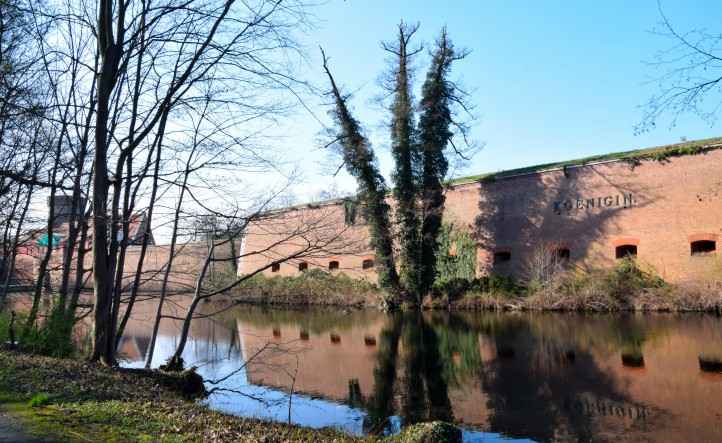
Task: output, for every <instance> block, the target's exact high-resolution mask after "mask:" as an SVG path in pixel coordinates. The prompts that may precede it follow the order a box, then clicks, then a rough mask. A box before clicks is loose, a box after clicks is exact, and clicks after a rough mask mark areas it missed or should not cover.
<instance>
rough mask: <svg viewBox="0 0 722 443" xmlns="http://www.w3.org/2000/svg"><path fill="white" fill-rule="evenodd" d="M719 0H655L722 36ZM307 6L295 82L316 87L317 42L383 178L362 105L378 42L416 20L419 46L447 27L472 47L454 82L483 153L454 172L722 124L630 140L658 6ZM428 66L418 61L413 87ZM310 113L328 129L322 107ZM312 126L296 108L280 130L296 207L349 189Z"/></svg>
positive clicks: (372, 91)
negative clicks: (470, 111)
mask: <svg viewBox="0 0 722 443" xmlns="http://www.w3.org/2000/svg"><path fill="white" fill-rule="evenodd" d="M718 1H719V0H718ZM718 1H717V2H714V1H711V0H709V1H703V0H696V1H695V0H688V1H681V0H676V1H672V0H664V1H663V7H664V10H665V13H666V14H667V16H668V17H669V18H670V19H671V21H672V22H673V24H674V25H675V27H677V28H678V29H680V30H681V31H685V30H690V29H692V28H708V29H710V30H717V31H718V32H722V12H721V11H722V8H720V7H719V6H720V5H719V3H718ZM314 11H315V15H316V17H317V19H318V21H317V24H318V27H317V29H315V30H313V31H311V32H309V33H308V35H306V36H305V37H304V41H305V43H306V44H307V45H308V49H309V54H310V64H309V68H308V72H306V73H305V74H304V75H306V76H307V77H308V78H310V79H313V80H314V81H316V82H319V84H320V85H323V84H324V83H322V82H321V81H322V80H323V78H322V77H321V75H322V71H321V70H320V60H319V57H318V54H317V52H318V51H317V49H316V47H317V45H322V46H323V47H324V48H325V50H326V52H327V54H328V55H329V56H330V57H331V63H332V68H333V71H334V73H335V75H336V77H337V80H338V81H339V82H340V83H341V84H342V85H343V86H344V87H345V89H346V90H347V91H355V96H354V99H353V105H354V109H355V111H356V115H357V117H358V118H359V119H360V120H361V121H362V122H363V123H364V124H365V127H366V129H367V131H368V132H369V133H370V134H371V136H372V140H373V141H374V145H375V148H376V149H377V153H378V156H379V158H380V159H381V166H382V169H383V171H384V172H385V173H388V171H389V170H390V168H391V162H390V157H389V155H388V149H387V147H386V142H387V137H388V135H387V132H386V131H384V130H383V128H381V127H380V126H379V125H380V124H381V122H382V121H383V118H384V116H385V114H384V113H383V112H381V111H380V110H379V109H378V107H375V106H374V105H372V104H371V103H370V99H371V98H372V97H374V96H375V95H377V94H378V93H379V88H378V86H377V83H376V79H377V78H378V75H379V73H380V72H382V71H383V69H384V67H385V65H384V59H385V55H384V52H383V51H382V50H381V48H380V46H379V42H380V41H381V40H388V39H391V38H393V37H394V35H395V29H396V25H397V24H398V22H399V20H401V19H404V20H405V21H407V22H420V24H421V28H420V31H419V33H418V38H417V42H424V43H427V44H430V43H431V42H433V39H434V38H435V36H436V35H437V34H438V31H439V29H440V28H441V27H442V26H444V25H446V26H447V27H448V30H449V33H450V36H451V37H452V39H453V41H454V43H455V44H456V45H457V46H460V47H465V48H468V49H469V50H471V54H470V55H469V57H468V58H467V59H466V60H464V61H462V62H460V63H459V64H458V65H457V67H456V70H455V72H454V75H455V77H456V78H461V79H462V80H463V83H464V84H465V85H466V86H467V88H468V89H470V90H472V91H473V94H472V95H471V97H470V101H471V103H472V104H473V105H475V106H476V114H477V116H478V120H477V121H476V123H475V125H474V130H473V133H472V134H473V138H474V139H475V140H476V141H477V142H479V143H484V144H485V147H484V148H483V150H481V151H480V152H479V153H478V154H477V155H476V156H475V157H474V159H473V161H472V162H471V163H470V164H469V165H468V166H467V167H466V169H465V170H463V171H457V173H456V175H466V174H475V173H481V172H490V171H498V170H504V169H510V168H516V167H521V166H526V165H532V164H538V163H546V162H550V161H557V160H565V159H572V158H578V157H583V156H587V155H592V154H601V153H607V152H613V151H619V150H627V149H632V148H636V147H648V146H655V145H662V144H668V143H674V142H677V141H679V140H680V138H681V137H686V138H687V139H690V140H692V139H698V138H706V137H713V136H719V135H722V131H721V130H720V127H719V124H713V125H710V124H709V123H706V122H703V121H700V120H699V119H698V118H697V117H695V116H684V117H682V118H681V119H680V120H679V121H678V123H677V125H676V126H675V127H670V125H669V121H664V122H662V124H661V125H659V126H658V127H657V129H655V130H653V131H651V132H648V133H644V134H641V135H635V131H634V127H635V125H636V124H637V123H639V122H640V120H641V117H642V110H641V108H640V107H641V106H642V105H644V103H645V101H646V100H647V99H649V97H650V96H651V94H653V93H654V91H655V88H656V87H657V85H656V84H654V83H651V84H650V83H648V82H649V80H650V78H652V77H654V76H655V75H657V74H659V71H657V70H656V69H655V68H654V67H651V66H649V65H648V64H646V63H645V62H648V61H652V60H653V58H654V54H655V52H656V51H659V50H663V49H666V48H669V47H670V45H672V42H671V41H669V40H667V39H665V38H664V37H660V36H658V35H654V34H653V33H652V32H651V31H652V30H654V29H655V28H658V23H659V21H660V15H659V12H658V10H657V2H656V0H634V1H621V0H605V1H592V0H585V1H541V0H537V1H531V0H529V1H501V0H499V1H481V0H477V1H471V0H468V1H411V0H403V1H402V0H394V1H389V0H387V1H380V0H363V1H361V0H347V1H341V0H331V1H329V2H328V3H326V4H324V5H321V6H319V7H318V8H316V9H314ZM426 61H427V58H426V57H425V56H424V57H422V58H419V59H418V63H417V64H418V66H419V67H420V68H421V69H420V71H419V73H418V81H417V83H420V82H421V81H422V80H423V75H424V69H425V67H426ZM312 107H313V110H314V112H315V113H316V114H318V116H320V117H321V118H322V120H324V121H325V122H328V118H327V117H326V115H325V110H324V108H323V107H322V106H321V103H320V102H318V103H312ZM321 128H322V127H321V125H320V124H319V123H318V122H317V121H316V120H315V119H314V118H312V117H311V116H309V115H308V114H305V113H302V114H301V115H298V116H297V117H295V118H294V120H293V121H292V122H289V123H288V126H287V127H284V128H283V132H284V133H285V134H286V135H287V138H286V139H285V140H284V141H283V142H282V143H283V144H287V145H288V146H293V147H294V149H289V152H296V154H293V155H290V156H289V159H290V160H294V161H298V162H299V164H300V167H301V169H302V170H303V171H304V177H305V179H306V182H307V185H306V186H304V187H303V188H302V190H300V191H296V192H297V196H298V197H299V198H300V199H301V200H307V199H309V198H313V195H314V194H315V193H317V192H318V191H321V190H324V189H329V188H330V187H333V186H336V187H338V188H339V189H340V190H341V191H346V192H351V191H353V190H354V189H355V185H354V183H353V181H352V180H350V178H349V177H347V176H344V175H343V174H342V175H340V176H339V177H337V178H336V179H330V178H329V177H328V174H327V171H326V170H324V168H322V167H320V166H319V164H320V163H323V160H324V159H325V158H326V155H325V154H324V153H323V152H320V151H319V150H318V149H317V146H318V140H317V137H316V136H317V134H318V132H319V131H320V129H321ZM297 148H300V149H297Z"/></svg>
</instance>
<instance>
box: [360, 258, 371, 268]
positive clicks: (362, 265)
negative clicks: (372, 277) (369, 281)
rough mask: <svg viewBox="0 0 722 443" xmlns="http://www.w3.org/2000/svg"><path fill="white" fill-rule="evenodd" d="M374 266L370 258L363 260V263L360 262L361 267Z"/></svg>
mask: <svg viewBox="0 0 722 443" xmlns="http://www.w3.org/2000/svg"><path fill="white" fill-rule="evenodd" d="M373 267H374V261H373V260H371V259H368V260H364V261H363V263H361V269H371V268H373Z"/></svg>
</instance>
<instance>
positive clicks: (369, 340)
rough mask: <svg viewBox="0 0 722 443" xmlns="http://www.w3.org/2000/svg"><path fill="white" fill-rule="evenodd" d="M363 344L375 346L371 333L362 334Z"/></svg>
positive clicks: (374, 339) (374, 338)
mask: <svg viewBox="0 0 722 443" xmlns="http://www.w3.org/2000/svg"><path fill="white" fill-rule="evenodd" d="M364 344H365V345H366V346H376V337H374V336H373V335H366V336H364Z"/></svg>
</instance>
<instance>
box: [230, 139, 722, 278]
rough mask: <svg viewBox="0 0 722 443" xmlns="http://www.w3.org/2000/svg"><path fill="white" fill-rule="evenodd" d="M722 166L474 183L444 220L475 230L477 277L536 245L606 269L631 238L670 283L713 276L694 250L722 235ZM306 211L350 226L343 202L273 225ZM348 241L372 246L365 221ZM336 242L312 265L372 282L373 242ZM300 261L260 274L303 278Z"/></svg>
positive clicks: (513, 268) (462, 189)
mask: <svg viewBox="0 0 722 443" xmlns="http://www.w3.org/2000/svg"><path fill="white" fill-rule="evenodd" d="M720 171H722V150H714V151H708V152H706V153H704V154H700V155H689V156H681V157H672V158H669V159H667V160H666V161H664V162H660V161H652V160H647V161H643V162H641V164H637V165H636V166H635V165H633V164H631V163H629V162H625V161H609V162H603V163H597V164H590V165H586V166H580V167H568V168H567V169H566V170H551V171H547V172H539V173H531V174H525V175H519V176H514V177H506V178H500V179H497V180H496V181H492V182H485V183H481V184H480V183H478V182H472V183H467V184H460V185H456V186H453V187H452V188H450V189H449V190H448V191H447V197H446V198H447V200H446V210H445V215H444V217H445V221H446V222H453V223H454V224H455V226H456V227H457V228H461V229H470V230H472V231H473V232H474V233H475V235H476V236H477V238H478V241H479V249H478V272H479V274H483V273H487V272H500V273H507V274H512V275H515V276H518V277H523V275H524V274H525V272H526V268H527V267H528V263H529V261H530V260H531V258H532V255H533V253H534V251H535V250H536V249H538V248H539V247H540V245H556V247H564V248H568V249H569V250H570V261H571V263H572V264H574V265H576V266H580V267H604V266H610V265H612V264H613V263H614V261H615V248H616V247H617V246H619V245H623V244H633V245H636V246H637V251H638V258H639V260H640V261H641V262H643V263H645V264H648V265H649V266H652V267H653V268H655V269H656V270H657V272H659V274H660V275H661V276H662V277H663V278H665V279H667V280H668V281H681V280H686V279H699V278H703V279H708V278H716V277H717V276H718V275H719V276H722V272H719V271H720V264H719V260H718V256H717V253H712V254H707V255H701V256H692V255H691V254H690V242H691V241H694V239H716V238H717V236H718V235H719V233H720V232H722V174H721V173H720ZM298 213H302V214H303V216H302V217H299V216H298ZM291 214H295V215H291ZM304 217H305V218H319V217H320V218H323V219H324V220H326V221H327V222H328V223H329V225H330V224H331V223H335V224H336V225H337V227H336V229H338V230H342V229H343V226H344V210H343V206H342V205H341V204H340V203H337V204H329V205H324V206H321V207H320V208H317V209H314V208H312V207H304V208H301V209H298V208H297V209H294V210H289V211H285V212H279V213H278V214H277V215H276V218H275V223H281V221H283V223H285V225H286V226H285V227H284V228H285V230H286V231H287V232H289V231H290V227H291V226H293V225H294V223H299V222H302V221H303V220H304ZM327 228H328V229H331V228H329V227H328V226H327ZM266 229H267V228H264V226H263V223H259V224H257V225H254V226H252V227H251V229H250V230H249V232H248V236H247V238H246V240H245V251H246V252H248V251H253V250H256V251H258V250H263V249H264V248H266V247H268V246H269V245H271V244H272V243H273V241H275V240H274V239H276V240H277V237H273V236H272V235H268V233H267V232H264V231H265V230H266ZM344 241H345V242H350V241H355V242H358V243H359V244H361V245H367V244H368V232H367V229H366V227H365V226H364V225H363V224H362V223H359V224H357V225H355V226H353V227H351V228H347V229H346V230H345V233H344ZM287 243H288V242H287ZM719 247H722V245H718V249H719ZM333 249H334V248H333V247H329V248H328V250H329V253H328V254H326V255H318V256H316V257H313V258H312V259H311V258H309V259H308V260H304V261H308V263H309V268H314V267H319V268H323V269H326V268H327V267H328V263H329V262H330V261H332V260H333V261H338V262H339V263H340V271H342V272H345V273H347V274H349V275H352V276H355V277H365V278H372V279H375V273H374V271H373V269H371V270H362V269H361V263H362V261H363V260H364V259H367V258H373V253H372V251H370V250H369V248H368V247H358V248H357V249H356V250H355V251H354V253H352V254H344V253H335V252H334V251H333ZM292 250H293V246H289V245H288V244H283V245H278V247H274V248H271V251H269V252H268V253H264V254H260V255H257V256H255V257H254V259H253V260H245V261H244V262H242V263H241V266H240V267H239V272H240V273H246V272H251V271H253V270H254V269H256V268H257V267H258V266H260V265H263V264H264V263H267V262H269V261H271V260H274V259H277V258H278V257H281V256H283V255H284V254H288V253H289V252H290V251H292ZM339 250H341V248H339ZM495 251H506V252H510V253H511V260H510V261H508V262H506V263H503V264H498V265H494V264H493V262H492V257H493V253H494V252H495ZM298 262H299V260H294V261H291V262H289V263H287V264H282V265H281V266H280V269H279V270H278V271H277V272H271V270H270V269H269V270H267V271H265V272H264V273H265V274H266V275H268V276H271V275H297V274H298V272H299V271H298Z"/></svg>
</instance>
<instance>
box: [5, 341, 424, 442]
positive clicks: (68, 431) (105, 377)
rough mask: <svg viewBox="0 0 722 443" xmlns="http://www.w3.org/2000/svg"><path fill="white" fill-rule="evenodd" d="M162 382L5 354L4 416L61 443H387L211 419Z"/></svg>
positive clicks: (78, 362) (78, 363)
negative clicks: (5, 414)
mask: <svg viewBox="0 0 722 443" xmlns="http://www.w3.org/2000/svg"><path fill="white" fill-rule="evenodd" d="M159 376H164V377H165V376H166V375H163V374H159V373H156V375H153V374H145V375H140V374H138V373H136V372H133V373H131V372H128V371H118V370H115V369H111V368H107V367H103V366H99V365H94V364H90V363H87V362H84V361H81V360H73V359H68V358H52V357H44V356H36V355H30V354H24V353H19V352H10V351H4V350H2V349H1V348H0V409H2V410H3V412H4V413H7V414H9V415H10V416H11V417H12V418H13V419H15V420H17V421H18V422H20V423H21V424H22V427H23V429H24V431H25V432H27V433H29V434H31V435H34V436H38V437H44V438H52V439H53V440H57V441H64V442H88V441H103V442H151V441H152V442H164V443H179V442H206V441H217V442H226V441H227V442H236V441H244V442H245V441H247V442H261V441H268V442H271V441H273V442H309V443H310V442H338V443H346V442H376V441H379V442H382V441H386V440H385V439H380V438H376V437H353V436H349V435H346V434H344V433H342V432H340V431H337V430H333V429H319V430H317V429H310V428H304V427H300V426H293V425H288V424H284V423H273V422H266V421H262V420H257V419H247V418H242V417H236V416H231V415H226V414H222V413H220V412H215V411H211V410H209V409H208V408H206V407H205V406H203V405H200V404H198V403H196V402H192V401H187V400H186V399H184V398H183V396H182V394H181V393H180V392H178V390H175V389H171V386H172V385H173V384H172V383H163V382H162V380H161V379H159V378H158V377H159ZM39 392H41V393H39ZM433 430H434V432H436V431H438V426H435V427H433ZM413 432H414V437H417V436H419V435H422V434H423V432H421V434H420V433H419V432H420V431H419V429H417V428H414V429H413ZM430 432H431V431H430ZM434 435H435V434H434ZM393 441H414V440H407V439H402V440H398V439H394V440H393Z"/></svg>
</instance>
